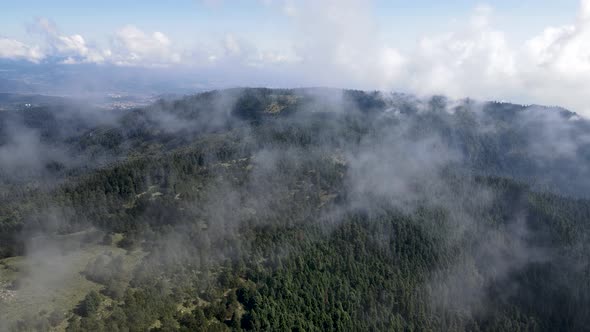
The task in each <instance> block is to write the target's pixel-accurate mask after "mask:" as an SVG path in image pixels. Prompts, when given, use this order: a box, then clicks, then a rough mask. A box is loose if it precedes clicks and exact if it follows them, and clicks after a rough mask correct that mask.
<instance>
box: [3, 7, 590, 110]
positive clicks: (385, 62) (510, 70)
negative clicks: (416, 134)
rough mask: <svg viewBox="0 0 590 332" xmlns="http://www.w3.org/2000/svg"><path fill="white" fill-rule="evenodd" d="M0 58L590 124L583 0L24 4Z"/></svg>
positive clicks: (588, 39)
mask: <svg viewBox="0 0 590 332" xmlns="http://www.w3.org/2000/svg"><path fill="white" fill-rule="evenodd" d="M0 59H2V60H7V59H8V60H17V61H28V62H30V63H31V64H32V65H34V64H44V65H48V64H51V65H54V66H56V67H59V66H80V65H88V64H92V65H97V66H111V67H113V66H114V67H120V68H124V67H142V68H145V70H150V68H156V67H157V68H160V69H161V68H170V71H171V72H172V71H176V72H184V73H190V74H191V75H193V76H195V77H200V78H201V79H202V80H205V81H209V82H224V84H226V85H232V84H234V85H238V84H239V85H251V84H257V85H268V86H276V85H281V86H304V85H314V86H317V85H324V86H338V87H349V88H362V89H380V90H402V91H407V92H412V93H416V94H422V95H428V94H445V95H448V96H450V97H454V98H455V97H456V98H461V97H467V96H469V97H474V98H480V99H507V100H513V101H517V102H523V103H528V102H531V103H532V102H537V103H545V104H552V105H555V104H558V105H563V106H566V107H569V108H572V109H574V110H577V111H579V112H583V113H588V114H589V115H590V106H588V105H590V100H588V97H587V95H588V94H587V93H586V91H590V0H520V1H513V0H495V1H492V0H490V1H467V0H449V1H439V0H412V1H409V0H234V1H230V0H168V1H164V0H143V1H142V0H102V1H79V0H75V1H74V0H51V1H46V0H19V1H5V3H3V4H2V12H1V13H0Z"/></svg>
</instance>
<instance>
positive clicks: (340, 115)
mask: <svg viewBox="0 0 590 332" xmlns="http://www.w3.org/2000/svg"><path fill="white" fill-rule="evenodd" d="M589 134H590V123H589V122H587V121H586V120H585V119H583V118H581V117H579V116H578V115H577V114H575V113H573V112H570V111H568V110H565V109H562V108H559V107H545V106H538V105H515V104H510V103H501V102H479V101H474V100H469V99H465V100H450V99H447V98H445V97H443V96H433V97H429V98H418V97H415V96H411V95H405V94H398V93H384V92H378V91H357V90H339V89H325V88H313V89H312V88H310V89H265V88H236V89H228V90H219V91H210V92H204V93H200V94H196V95H189V96H185V97H183V98H180V99H166V100H164V99H162V100H159V101H157V102H155V103H154V104H152V105H150V106H146V107H142V108H136V109H132V110H102V109H93V108H91V107H85V106H84V105H83V104H82V103H80V102H76V103H71V104H69V103H68V102H67V101H64V100H59V102H54V103H48V104H47V105H41V106H35V107H32V108H27V109H24V108H18V107H15V108H14V109H11V110H5V111H1V112H0V331H4V330H6V331H109V332H110V331H243V330H246V331H288V330H292V331H588V330H590V260H589V259H588V257H590V201H589V200H588V199H589V198H590V168H589V167H588V165H590V139H589V137H590V136H589Z"/></svg>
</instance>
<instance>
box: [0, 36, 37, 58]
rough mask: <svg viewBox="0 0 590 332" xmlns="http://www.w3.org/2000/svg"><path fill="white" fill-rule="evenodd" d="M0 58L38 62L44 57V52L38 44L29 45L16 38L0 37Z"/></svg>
mask: <svg viewBox="0 0 590 332" xmlns="http://www.w3.org/2000/svg"><path fill="white" fill-rule="evenodd" d="M0 58H4V59H13V60H27V61H31V62H35V63H38V62H39V61H41V60H43V58H45V54H44V53H43V52H42V51H41V49H40V48H39V47H38V46H29V45H26V44H24V43H21V42H19V41H18V40H13V39H8V38H0Z"/></svg>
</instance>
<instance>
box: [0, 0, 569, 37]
mask: <svg viewBox="0 0 590 332" xmlns="http://www.w3.org/2000/svg"><path fill="white" fill-rule="evenodd" d="M261 2H262V1H257V0H234V1H229V0H225V1H214V0H211V1H198V0H172V1H162V0H143V1H141V0H118V1H117V0H102V1H84V2H82V1H78V0H51V1H46V0H19V1H6V3H4V4H2V14H0V17H1V18H2V20H0V34H1V35H3V36H4V37H13V38H20V39H25V40H26V39H30V38H31V36H30V35H29V34H28V32H27V26H28V25H30V24H31V23H32V22H33V21H34V19H35V18H36V17H46V18H49V19H51V20H53V21H54V22H56V24H58V25H59V27H60V29H62V30H63V31H64V32H66V33H71V34H73V33H80V34H82V35H84V36H87V37H88V38H90V39H92V40H97V41H104V39H105V38H106V37H107V35H108V33H110V32H112V31H115V30H116V29H118V28H119V27H121V26H123V25H126V24H133V25H136V26H138V27H141V28H142V29H146V30H157V31H162V32H164V33H166V34H167V35H169V36H171V37H174V38H175V39H176V40H178V41H179V42H183V43H191V42H194V41H195V40H198V39H207V36H203V35H207V34H220V33H226V32H228V31H234V32H238V31H239V32H242V33H243V34H249V35H254V34H256V35H258V38H260V39H261V40H264V39H268V40H272V39H273V38H275V36H273V35H276V34H278V33H280V32H281V31H286V30H288V27H286V26H285V24H284V19H285V18H284V17H282V16H280V15H277V8H275V7H273V6H268V5H264V4H263V3H261ZM480 4H487V5H489V6H491V7H493V8H494V10H495V12H496V14H497V16H498V18H497V21H498V24H499V25H502V26H504V27H506V29H510V30H511V31H512V32H513V33H512V34H511V35H512V36H514V37H515V39H518V38H523V37H524V36H526V35H527V34H530V33H532V32H534V31H538V30H539V29H542V28H543V27H544V26H546V25H547V24H554V25H559V24H564V23H567V22H570V21H571V20H572V18H573V17H574V16H575V12H576V8H577V6H578V1H577V0H537V1H534V0H520V1H509V0H496V1H488V2H477V1H468V0H451V1H438V0H412V1H407V0H379V1H375V2H374V3H373V5H372V6H373V8H374V12H375V14H376V15H375V17H376V19H378V22H379V24H380V26H381V27H382V28H383V30H385V31H388V32H389V33H388V34H389V35H391V37H392V38H396V34H397V39H399V40H400V41H401V42H406V41H407V40H408V39H415V38H418V37H420V34H427V33H431V32H433V31H437V30H439V29H441V28H445V27H447V26H448V25H450V24H453V21H454V20H462V19H464V18H465V17H467V16H468V15H469V13H470V12H471V11H472V10H473V8H474V7H476V6H477V5H480ZM402 29H403V31H404V34H403V35H402V34H400V33H398V31H399V30H402Z"/></svg>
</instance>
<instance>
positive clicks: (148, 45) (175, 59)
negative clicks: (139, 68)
mask: <svg viewBox="0 0 590 332" xmlns="http://www.w3.org/2000/svg"><path fill="white" fill-rule="evenodd" d="M114 49H115V53H114V55H113V58H114V62H115V63H116V64H120V65H145V66H166V65H171V64H180V63H181V59H182V58H181V55H180V53H178V52H176V51H175V50H174V49H173V47H172V42H171V41H170V39H169V38H168V37H167V36H166V35H165V34H163V33H162V32H159V31H156V32H153V33H152V34H147V33H145V32H143V31H142V30H140V29H139V28H137V27H135V26H133V25H127V26H125V27H123V28H121V29H120V30H119V31H117V33H116V34H115V38H114Z"/></svg>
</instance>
